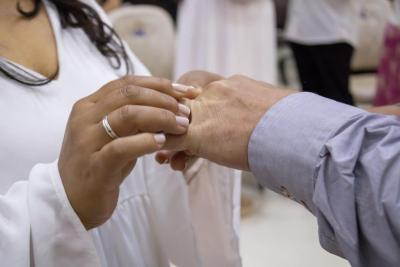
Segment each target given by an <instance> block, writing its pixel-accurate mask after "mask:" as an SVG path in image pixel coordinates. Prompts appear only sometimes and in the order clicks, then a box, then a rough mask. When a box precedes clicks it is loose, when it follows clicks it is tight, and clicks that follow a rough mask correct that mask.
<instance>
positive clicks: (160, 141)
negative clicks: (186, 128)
mask: <svg viewBox="0 0 400 267" xmlns="http://www.w3.org/2000/svg"><path fill="white" fill-rule="evenodd" d="M154 140H156V143H157V144H158V145H159V146H163V145H164V144H165V141H166V140H167V137H166V136H165V134H155V135H154Z"/></svg>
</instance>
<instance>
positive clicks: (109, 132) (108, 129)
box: [102, 116, 119, 139]
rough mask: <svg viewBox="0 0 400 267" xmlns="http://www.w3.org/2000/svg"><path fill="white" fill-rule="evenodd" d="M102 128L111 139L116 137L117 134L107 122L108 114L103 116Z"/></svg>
mask: <svg viewBox="0 0 400 267" xmlns="http://www.w3.org/2000/svg"><path fill="white" fill-rule="evenodd" d="M102 124H103V128H104V130H105V131H106V133H107V135H108V136H109V137H111V139H117V138H119V136H118V135H117V134H116V133H115V132H114V131H113V129H112V128H111V125H110V123H109V122H108V116H105V117H104V118H103V121H102Z"/></svg>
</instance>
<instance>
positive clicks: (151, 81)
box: [88, 75, 193, 102]
mask: <svg viewBox="0 0 400 267" xmlns="http://www.w3.org/2000/svg"><path fill="white" fill-rule="evenodd" d="M129 85H134V86H138V87H144V88H150V89H153V90H156V91H158V92H160V93H163V94H166V95H169V96H172V97H174V98H175V99H180V98H182V97H184V96H185V95H186V93H187V92H188V91H189V90H190V89H192V88H193V87H192V86H185V85H181V84H174V83H172V82H171V81H170V80H168V79H164V78H159V77H153V76H134V75H129V76H125V77H123V78H120V79H118V80H115V81H112V82H110V83H108V84H106V85H105V86H103V87H102V88H101V89H100V90H98V91H97V92H95V93H94V94H92V95H90V96H89V97H88V99H89V101H92V102H97V101H99V100H100V99H102V98H104V97H106V96H107V95H108V94H109V93H110V92H111V91H113V90H121V88H124V87H127V86H129Z"/></svg>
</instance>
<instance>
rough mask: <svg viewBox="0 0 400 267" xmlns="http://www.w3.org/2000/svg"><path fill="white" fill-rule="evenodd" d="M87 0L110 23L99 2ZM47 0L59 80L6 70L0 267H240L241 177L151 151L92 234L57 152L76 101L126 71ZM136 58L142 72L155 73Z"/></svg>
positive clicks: (1, 100)
mask: <svg viewBox="0 0 400 267" xmlns="http://www.w3.org/2000/svg"><path fill="white" fill-rule="evenodd" d="M86 2H87V3H89V4H90V5H92V6H93V7H94V8H95V9H96V10H97V11H98V12H99V13H100V14H101V16H102V17H103V18H104V19H106V17H105V14H104V13H103V11H102V10H101V9H100V7H98V6H97V4H96V3H95V1H94V0H90V1H89V0H87V1H86ZM45 5H46V8H47V12H48V14H49V17H50V20H51V24H52V27H53V30H54V33H55V37H56V42H57V49H58V60H59V70H60V71H59V76H58V77H57V79H56V80H54V81H52V82H51V83H49V84H47V85H44V86H40V87H30V86H25V85H22V84H20V83H18V82H15V81H12V80H11V79H8V78H6V77H5V76H2V75H0V114H1V117H0V125H1V139H0V259H1V266H13V267H19V266H58V267H63V266H85V267H86V266H113V267H114V266H143V267H159V266H170V265H171V264H173V265H176V266H182V267H192V266H207V267H212V266H216V267H222V266H240V264H241V263H240V262H241V261H240V256H239V250H238V235H237V229H238V227H237V226H238V221H239V186H240V183H239V181H240V180H239V179H238V178H237V175H236V173H235V172H234V171H232V170H230V169H227V168H222V167H219V166H217V165H214V164H211V163H209V162H207V161H203V160H199V161H198V162H197V163H196V164H195V165H194V166H193V167H192V168H191V169H190V170H189V171H188V172H187V173H186V174H185V176H186V177H184V176H183V175H182V174H181V173H179V172H174V171H172V170H171V169H170V168H169V167H167V166H160V165H158V164H156V163H155V161H154V157H153V156H152V155H150V156H146V157H143V158H141V159H139V160H138V162H137V165H136V167H135V169H134V171H133V172H132V174H131V175H129V177H128V178H127V179H126V180H125V181H124V183H123V184H122V186H121V193H120V197H119V203H118V206H117V208H116V210H115V212H114V214H113V216H112V217H111V219H110V220H109V221H108V222H107V223H105V224H104V225H102V226H101V227H99V228H96V229H94V230H91V231H89V232H88V231H86V230H85V228H84V227H83V225H82V224H81V222H80V220H79V218H78V217H77V215H76V214H75V212H74V210H73V209H72V207H71V205H70V203H69V201H68V199H67V197H66V194H65V191H64V188H63V186H62V182H61V179H60V176H59V172H58V168H57V157H58V155H59V151H60V147H61V143H62V139H63V134H64V128H65V125H66V121H67V118H68V116H69V112H70V110H71V107H72V105H73V103H74V102H75V101H77V100H78V99H80V98H82V97H84V96H87V95H89V94H91V93H93V92H94V91H95V90H97V89H99V88H100V87H101V86H102V85H104V84H105V83H107V82H109V81H111V80H114V79H116V78H118V77H119V74H120V73H117V71H115V70H114V69H112V67H111V66H110V65H109V63H108V61H107V59H106V58H105V57H104V56H102V55H101V54H100V53H99V52H98V50H97V49H96V47H95V46H93V45H92V44H91V42H90V41H89V39H88V38H87V36H86V35H85V34H84V32H83V31H82V30H81V29H72V28H67V29H63V28H61V25H60V22H59V17H58V14H57V11H56V10H55V8H54V7H53V6H52V5H51V4H49V3H47V2H45ZM130 57H131V60H132V62H133V64H134V72H135V74H139V75H147V74H148V71H147V70H146V68H145V67H144V66H143V65H142V64H141V63H140V62H139V61H138V60H137V59H136V58H135V56H134V55H133V54H130ZM3 60H4V59H3ZM21 68H22V69H24V68H23V67H22V66H21ZM24 70H25V71H27V72H29V73H31V74H32V75H35V76H38V75H40V74H38V73H35V72H33V71H31V70H28V69H24ZM122 73H123V70H122ZM189 180H190V183H188V182H187V181H189Z"/></svg>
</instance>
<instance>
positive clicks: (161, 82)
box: [155, 77, 171, 88]
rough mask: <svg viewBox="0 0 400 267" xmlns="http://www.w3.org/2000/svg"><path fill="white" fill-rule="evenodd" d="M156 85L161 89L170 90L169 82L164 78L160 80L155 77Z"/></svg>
mask: <svg viewBox="0 0 400 267" xmlns="http://www.w3.org/2000/svg"><path fill="white" fill-rule="evenodd" d="M155 79H156V83H157V84H159V85H160V86H161V87H162V88H170V87H171V81H170V80H168V79H166V78H161V77H157V78H155Z"/></svg>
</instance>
